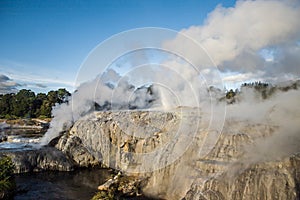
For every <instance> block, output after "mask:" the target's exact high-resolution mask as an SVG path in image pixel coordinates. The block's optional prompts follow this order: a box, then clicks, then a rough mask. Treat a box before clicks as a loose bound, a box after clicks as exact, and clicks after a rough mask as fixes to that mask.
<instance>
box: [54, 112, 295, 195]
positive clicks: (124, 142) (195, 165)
mask: <svg viewBox="0 0 300 200" xmlns="http://www.w3.org/2000/svg"><path fill="white" fill-rule="evenodd" d="M197 121H199V115H197V113H196V111H193V109H188V110H186V112H179V111H170V112H159V111H119V112H96V113H93V114H91V115H90V116H88V117H86V118H84V119H81V120H79V121H77V122H76V123H75V124H74V126H73V128H72V129H71V130H70V132H69V133H67V134H65V135H64V136H63V137H62V138H61V139H60V140H59V141H58V143H57V145H56V147H57V148H58V149H60V150H62V151H63V152H65V153H66V155H68V156H69V157H70V158H72V159H73V160H76V163H77V164H79V165H82V166H87V165H89V164H90V165H93V164H94V163H97V162H101V163H102V164H103V165H105V166H108V167H111V168H114V169H119V170H121V171H123V172H127V173H129V174H130V173H136V174H135V176H136V177H138V178H142V179H143V180H146V181H143V184H142V186H139V188H138V191H139V192H137V193H135V194H140V193H143V194H151V195H154V196H155V197H158V198H162V199H182V198H183V199H257V198H259V199H265V200H269V199H299V198H300V195H299V194H300V189H299V185H300V178H299V169H300V162H299V155H289V156H286V157H284V158H281V159H279V160H277V161H270V162H255V163H247V162H244V161H241V160H242V159H241V158H242V157H243V155H244V153H245V152H244V150H245V149H244V146H245V145H248V144H251V143H253V141H255V140H256V139H258V138H266V137H269V136H270V135H272V134H273V132H274V130H276V127H275V126H270V125H266V124H248V123H247V122H237V121H227V122H225V125H224V128H223V130H222V134H221V135H218V132H217V130H214V129H210V130H209V129H206V128H205V127H207V124H205V123H206V122H205V120H201V119H200V123H199V125H198V126H197V129H193V128H194V126H193V124H196V123H197ZM182 122H184V123H182ZM214 138H215V141H214V140H213V139H214ZM181 141H184V143H181ZM76 146H78V147H79V149H81V150H80V151H79V150H78V149H77V148H76ZM157 149H159V151H157ZM153 152H154V153H153ZM89 154H90V155H89ZM140 155H147V157H146V158H145V157H143V156H140ZM240 161H241V162H240ZM129 177H130V176H129ZM129 179H130V178H129ZM133 182H135V181H133ZM120 185H125V187H127V186H130V185H131V183H125V184H122V183H121V184H120V181H114V180H111V181H108V182H107V185H102V186H101V187H100V189H101V192H100V193H101V194H99V195H100V196H101V195H104V196H105V195H107V196H110V195H113V194H115V193H116V194H118V195H117V196H122V195H125V196H126V194H127V192H124V191H123V192H122V190H119V189H117V190H116V188H119V187H120ZM131 191H135V189H133V190H131ZM136 196H137V195H136ZM97 198H98V197H97Z"/></svg>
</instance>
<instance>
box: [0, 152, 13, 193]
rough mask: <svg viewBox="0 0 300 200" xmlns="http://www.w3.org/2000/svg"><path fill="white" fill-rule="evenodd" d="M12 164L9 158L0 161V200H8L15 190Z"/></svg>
mask: <svg viewBox="0 0 300 200" xmlns="http://www.w3.org/2000/svg"><path fill="white" fill-rule="evenodd" d="M13 171H14V164H13V163H12V161H11V159H10V158H9V157H2V158H1V159H0V199H2V198H4V199H5V198H8V196H10V195H11V194H12V192H13V190H14V189H15V186H16V185H15V181H14V177H13Z"/></svg>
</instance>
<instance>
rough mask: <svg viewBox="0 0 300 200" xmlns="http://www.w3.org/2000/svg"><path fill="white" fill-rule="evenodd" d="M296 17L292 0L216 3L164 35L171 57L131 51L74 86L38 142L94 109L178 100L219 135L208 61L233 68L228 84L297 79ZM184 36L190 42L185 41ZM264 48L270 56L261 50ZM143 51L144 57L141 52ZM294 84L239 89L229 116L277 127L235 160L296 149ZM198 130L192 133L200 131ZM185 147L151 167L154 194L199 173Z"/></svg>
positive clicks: (195, 152) (215, 81) (218, 107)
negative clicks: (201, 18)
mask: <svg viewBox="0 0 300 200" xmlns="http://www.w3.org/2000/svg"><path fill="white" fill-rule="evenodd" d="M270 10H272V12H270ZM298 19H300V12H299V2H298V1H279V0H278V1H277V0H268V1H267V0H266V1H265V0H258V1H237V3H236V5H235V7H232V8H224V7H222V6H218V7H217V8H216V9H215V10H214V11H212V12H211V13H210V14H209V15H208V18H207V20H206V22H205V24H204V25H202V26H193V27H190V28H188V29H185V30H182V31H181V32H180V33H179V34H178V35H177V36H176V37H175V38H173V39H170V38H168V39H166V40H165V41H163V43H162V47H163V48H162V49H167V50H170V51H171V50H173V52H172V53H171V54H172V55H170V54H168V55H167V56H165V55H164V53H166V52H168V51H166V52H162V51H160V54H162V56H160V59H157V60H159V61H157V60H155V62H153V61H150V60H151V59H148V58H149V57H148V54H147V51H148V50H144V51H139V52H135V53H133V56H129V57H128V60H130V62H129V63H128V62H126V61H124V60H122V62H121V63H119V66H125V69H123V71H122V70H121V71H120V70H119V71H118V66H117V67H112V68H110V69H108V70H106V71H105V72H104V73H103V74H101V75H99V76H97V77H96V78H95V79H93V80H92V81H89V82H86V83H84V84H82V85H80V87H79V88H78V89H77V91H76V92H74V93H73V95H72V99H70V101H69V104H65V105H60V106H57V107H55V108H54V110H53V116H54V118H53V120H52V122H51V126H50V129H49V131H48V132H47V134H46V135H45V137H44V138H43V142H44V143H45V144H46V143H47V142H49V141H50V140H51V139H52V138H54V137H56V136H58V134H59V133H60V132H61V131H64V130H68V129H69V128H70V127H71V126H72V124H73V123H74V122H75V121H76V120H78V119H79V118H81V117H83V116H85V115H86V114H88V113H90V112H92V111H94V110H95V109H98V110H106V109H112V110H120V109H123V110H124V109H157V110H168V109H173V108H176V107H178V106H187V107H193V108H194V107H198V108H200V114H201V116H200V117H199V118H201V120H202V121H201V122H202V123H203V124H205V125H207V127H209V128H208V129H209V130H208V134H211V135H212V134H214V133H218V131H215V129H217V130H221V129H222V125H223V122H224V114H225V105H224V103H225V101H222V100H220V99H222V97H224V96H225V91H224V87H223V85H222V80H221V79H220V74H219V71H218V70H217V69H216V68H215V67H214V64H213V63H215V64H216V65H217V66H218V68H219V69H220V71H221V73H222V72H228V71H229V72H230V73H233V75H231V76H230V77H226V80H230V82H234V81H238V82H242V81H247V80H249V79H251V80H253V79H254V80H262V81H270V82H272V83H276V82H278V81H283V80H285V79H295V78H299V73H300V71H299V69H300V67H299V66H300V56H299V52H300V50H299V49H300V48H299V39H300V21H299V20H298ZM186 36H188V37H191V38H192V39H193V40H194V41H195V42H194V43H187V42H186ZM145 38H146V37H145ZM199 45H201V46H203V47H204V48H205V50H206V51H207V53H208V54H209V56H210V57H211V58H212V59H213V62H212V61H211V60H210V58H208V56H207V54H205V53H203V52H202V53H199V51H198V49H197V48H199ZM263 50H266V51H267V52H268V54H269V55H268V56H270V57H271V59H265V57H264V56H262V54H261V51H263ZM202 51H203V50H202ZM141 52H143V53H142V55H139V54H140V53H141ZM145 52H146V53H145ZM99 56H101V55H99ZM104 57H105V56H104ZM161 57H162V58H161ZM124 71H125V72H124ZM211 86H212V87H211ZM299 87H300V86H299V84H298V86H297V87H296V89H292V90H289V91H287V92H284V91H276V92H275V93H274V94H273V95H271V96H270V97H269V98H267V99H263V98H260V97H259V96H257V93H256V91H255V90H253V89H247V88H245V89H244V90H243V91H242V93H241V100H240V101H239V102H236V103H234V104H232V105H228V106H227V112H226V119H225V120H227V121H242V122H246V123H248V124H268V125H270V126H274V127H276V129H274V130H275V131H274V133H272V134H271V135H269V136H266V137H264V138H259V139H257V140H255V141H253V144H251V145H248V146H246V147H245V154H244V156H243V157H242V158H241V160H240V161H241V162H243V163H246V166H249V165H251V164H253V163H257V162H262V161H270V160H276V159H280V158H282V157H285V156H289V155H291V154H293V153H297V152H299V151H300V149H299V146H300V134H299V130H300V125H299V121H300V116H299V115H300V110H299V108H300V103H299V102H300V101H299V100H300V91H299V89H297V88H299ZM212 118H214V120H212ZM215 122H216V123H215ZM207 127H205V128H207ZM201 128H203V127H200V129H199V132H198V133H197V134H200V135H201V134H202V132H201V131H203V129H201ZM245 134H249V135H251V134H252V133H251V132H247V133H245ZM195 138H197V136H196V137H195ZM198 138H201V137H198ZM217 138H218V135H216V137H215V139H217ZM192 139H194V138H192ZM211 144H214V143H213V142H212V143H211ZM190 148H192V149H189V150H187V152H186V154H184V156H185V157H184V158H180V159H178V161H177V162H175V164H174V166H169V169H170V176H169V177H160V178H159V172H155V173H157V174H158V176H156V179H155V180H154V181H153V182H152V183H153V185H152V186H149V188H150V191H151V192H152V193H155V192H157V193H158V194H159V193H163V194H164V195H165V197H172V198H178V197H179V196H176V195H182V191H185V190H186V189H187V188H188V187H189V186H190V184H191V182H192V181H193V178H195V177H193V176H191V177H190V176H187V174H186V173H184V172H188V173H190V174H188V175H191V174H192V175H195V176H197V174H196V172H195V173H194V172H191V166H193V164H194V162H195V160H197V159H199V158H200V156H203V155H202V154H200V153H199V146H197V144H195V145H191V146H190ZM185 166H186V168H185ZM169 169H168V170H169ZM172 175H174V176H172ZM160 183H162V184H164V185H167V186H168V188H174V189H175V188H176V190H178V191H179V189H178V183H179V184H181V186H182V187H180V190H181V192H179V193H180V194H176V195H175V196H174V195H172V192H173V191H170V190H169V189H168V188H167V189H166V188H163V187H160V185H161V184H160ZM162 190H164V191H162ZM153 191H155V192H153Z"/></svg>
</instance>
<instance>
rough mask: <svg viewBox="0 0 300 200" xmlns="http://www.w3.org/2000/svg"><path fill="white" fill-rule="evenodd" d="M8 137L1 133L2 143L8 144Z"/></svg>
mask: <svg viewBox="0 0 300 200" xmlns="http://www.w3.org/2000/svg"><path fill="white" fill-rule="evenodd" d="M6 141H7V136H6V135H3V134H1V133H0V142H6Z"/></svg>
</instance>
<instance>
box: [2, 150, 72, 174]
mask: <svg viewBox="0 0 300 200" xmlns="http://www.w3.org/2000/svg"><path fill="white" fill-rule="evenodd" d="M0 156H8V157H10V158H11V159H12V162H13V163H14V165H15V170H14V172H15V173H24V172H38V171H45V170H55V171H71V170H73V169H74V167H75V163H73V162H72V160H70V159H68V158H67V156H66V155H65V154H64V153H63V152H61V151H59V150H57V149H56V148H54V147H41V148H39V149H31V150H13V151H5V152H1V153H0Z"/></svg>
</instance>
